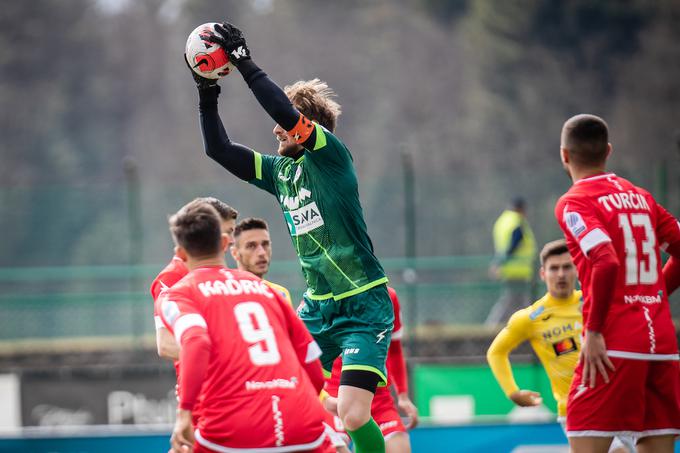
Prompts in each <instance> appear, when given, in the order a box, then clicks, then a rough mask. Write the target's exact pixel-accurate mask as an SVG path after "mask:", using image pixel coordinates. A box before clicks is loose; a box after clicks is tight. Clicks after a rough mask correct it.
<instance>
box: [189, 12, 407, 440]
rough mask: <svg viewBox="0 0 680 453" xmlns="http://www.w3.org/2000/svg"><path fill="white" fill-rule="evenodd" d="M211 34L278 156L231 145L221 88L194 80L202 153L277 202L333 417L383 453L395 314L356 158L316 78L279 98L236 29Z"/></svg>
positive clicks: (226, 27) (280, 92)
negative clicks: (333, 394) (380, 401)
mask: <svg viewBox="0 0 680 453" xmlns="http://www.w3.org/2000/svg"><path fill="white" fill-rule="evenodd" d="M215 29H216V32H217V33H215V34H214V35H212V36H209V37H206V40H208V41H210V42H213V43H215V44H218V45H220V46H222V47H223V48H224V49H225V50H226V51H227V53H228V54H229V59H230V60H231V62H232V63H233V64H234V65H235V66H236V68H237V69H238V71H239V72H240V73H241V75H242V76H243V78H244V80H245V81H246V83H247V84H248V87H249V88H250V89H251V90H252V92H253V94H254V95H255V98H256V99H257V100H258V101H259V103H260V104H261V105H262V107H263V108H264V109H265V110H266V112H267V113H268V114H269V115H270V116H271V117H272V119H273V120H274V121H275V122H276V126H275V127H274V131H273V132H274V135H275V136H276V139H277V140H278V156H272V155H266V154H261V153H259V152H256V151H253V150H252V149H250V148H248V147H245V146H243V145H240V144H237V143H234V142H232V141H231V140H230V139H229V137H228V136H227V132H226V130H225V128H224V126H223V124H222V121H221V120H220V117H219V114H218V111H217V98H218V95H219V93H220V87H219V86H217V85H216V81H215V80H208V79H204V78H201V77H200V76H198V75H196V74H195V73H193V71H192V74H194V79H195V80H196V82H197V85H198V93H199V112H200V123H201V130H202V133H203V141H204V145H205V151H206V153H207V154H208V156H209V157H211V158H212V159H214V160H215V161H217V162H218V163H219V164H220V165H222V166H223V167H224V168H226V169H227V170H228V171H230V172H231V173H232V174H234V175H235V176H237V177H238V178H240V179H242V180H244V181H247V182H249V183H250V184H253V185H254V186H256V187H258V188H260V189H262V190H265V191H267V192H269V193H270V194H272V195H273V196H274V197H275V198H276V200H277V201H278V203H279V206H280V207H281V210H282V211H283V216H284V218H285V221H286V223H287V225H288V230H289V233H290V236H291V239H292V241H293V247H294V248H295V251H296V252H297V255H298V257H299V260H300V264H301V266H302V273H303V274H304V277H305V280H306V283H307V291H306V292H305V294H304V297H303V303H302V304H301V306H300V308H299V309H298V314H299V316H300V318H301V319H302V320H303V321H304V322H305V324H306V326H307V328H308V329H309V331H310V332H311V334H312V335H313V336H314V339H315V340H316V342H317V343H318V344H319V346H320V347H321V349H322V351H323V354H322V356H321V362H322V364H323V367H324V369H325V371H326V373H327V374H328V376H330V372H331V370H332V366H333V360H334V359H335V358H336V357H337V356H338V355H340V354H341V353H342V374H341V379H340V388H339V391H338V414H339V416H340V418H341V419H342V422H343V423H344V426H345V428H346V429H347V432H348V433H349V435H350V436H351V438H352V440H353V441H354V444H355V446H356V450H357V452H358V453H363V452H384V451H385V443H384V439H383V437H382V434H381V432H380V428H379V427H378V425H377V424H376V423H375V421H374V420H373V419H372V418H371V401H372V399H373V395H374V393H375V390H376V387H377V386H378V385H385V383H386V380H387V376H386V371H385V358H386V356H387V350H388V348H389V345H390V332H391V331H392V323H393V320H394V314H393V310H392V303H391V301H390V297H389V294H388V292H387V286H386V283H387V278H386V277H385V273H384V271H383V269H382V266H381V265H380V263H379V262H378V259H377V258H376V257H375V255H374V253H373V245H372V243H371V239H370V238H369V236H368V233H367V230H366V222H365V221H364V215H363V212H362V208H361V204H360V202H359V191H358V184H357V175H356V172H355V170H354V166H353V163H352V156H351V154H350V152H349V150H348V149H347V147H346V146H345V145H344V143H343V142H342V141H340V140H339V139H338V138H337V137H336V136H335V135H334V134H333V131H334V129H335V125H336V120H337V117H338V116H339V115H340V105H339V104H338V103H337V102H335V101H334V100H333V97H334V93H333V91H332V90H331V89H329V88H328V86H327V85H326V84H325V83H324V82H322V81H320V80H318V79H314V80H311V81H300V82H297V83H295V84H293V85H291V86H288V87H286V88H285V91H284V90H282V89H281V88H279V87H278V86H277V85H276V84H275V83H274V82H273V81H272V80H271V79H270V78H269V77H268V76H267V74H265V72H264V71H262V69H260V68H259V67H258V66H257V65H256V64H255V63H254V62H253V60H252V59H251V56H250V51H249V49H248V47H247V45H246V41H245V39H244V37H243V34H242V33H241V31H240V30H239V29H238V28H236V27H234V26H233V25H231V24H228V23H225V24H223V25H222V26H220V25H217V26H216V27H215Z"/></svg>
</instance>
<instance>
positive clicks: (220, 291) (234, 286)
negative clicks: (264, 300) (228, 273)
mask: <svg viewBox="0 0 680 453" xmlns="http://www.w3.org/2000/svg"><path fill="white" fill-rule="evenodd" d="M198 289H199V290H200V291H201V293H202V294H203V295H204V296H205V297H210V296H238V295H239V294H261V295H263V296H265V297H268V298H270V299H272V298H273V297H274V294H273V293H272V291H271V289H270V288H269V286H268V285H267V284H266V283H264V282H262V281H255V280H236V279H232V278H227V279H226V280H212V281H207V282H201V283H199V284H198Z"/></svg>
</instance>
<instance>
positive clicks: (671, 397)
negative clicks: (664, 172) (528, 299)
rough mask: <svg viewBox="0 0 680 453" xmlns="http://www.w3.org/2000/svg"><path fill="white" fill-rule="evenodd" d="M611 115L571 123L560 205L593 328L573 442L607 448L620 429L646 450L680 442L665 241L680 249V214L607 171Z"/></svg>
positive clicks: (570, 417)
mask: <svg viewBox="0 0 680 453" xmlns="http://www.w3.org/2000/svg"><path fill="white" fill-rule="evenodd" d="M608 135H609V133H608V127H607V124H606V123H605V122H604V120H602V119H601V118H598V117H596V116H594V115H577V116H575V117H573V118H571V119H569V120H567V122H566V123H565V124H564V127H563V129H562V137H561V142H562V143H561V158H562V162H563V164H564V167H565V169H566V170H567V172H568V173H569V175H570V177H571V179H572V181H573V186H572V187H571V188H570V189H569V191H568V192H567V193H566V194H565V195H563V196H562V197H561V198H560V200H559V201H558V202H557V205H556V207H555V215H556V217H557V220H558V223H559V225H560V227H561V228H562V230H563V231H564V234H565V236H566V239H567V245H568V247H569V252H570V253H571V256H572V258H573V260H574V263H575V264H576V267H577V269H578V275H579V279H580V281H581V286H582V288H583V299H584V304H583V320H584V329H583V330H584V332H585V338H584V343H583V348H582V352H581V358H580V361H579V364H578V366H577V368H576V372H575V374H574V380H573V381H572V386H571V389H570V392H569V398H568V402H567V435H568V436H569V443H570V445H571V448H572V451H574V452H576V453H579V452H602V453H605V452H606V451H607V449H608V447H609V444H610V443H611V440H612V437H613V436H616V435H633V436H635V437H637V438H638V443H637V448H638V451H639V452H643V453H644V452H655V453H660V452H672V451H673V440H674V437H675V436H676V435H678V434H680V370H679V368H678V345H677V341H676V336H675V329H674V326H673V322H672V320H671V314H670V309H669V304H668V295H667V291H666V285H665V283H664V275H663V274H662V269H661V256H660V249H665V250H666V251H667V252H668V253H669V254H670V255H671V256H673V257H674V259H676V260H677V259H678V258H680V223H678V222H677V220H676V219H675V218H673V217H672V216H671V215H670V214H669V213H668V212H667V211H666V210H665V209H664V208H663V207H661V206H660V205H659V204H657V203H656V201H655V200H654V198H653V197H652V196H651V195H650V194H649V192H647V191H646V190H644V189H641V188H639V187H636V186H634V185H633V184H631V183H630V182H629V181H627V180H625V179H623V178H620V177H618V176H616V175H615V174H613V173H607V172H606V171H605V164H606V160H607V157H608V156H609V154H610V153H611V150H612V148H611V144H609V138H608Z"/></svg>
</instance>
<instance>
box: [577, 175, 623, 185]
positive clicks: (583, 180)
mask: <svg viewBox="0 0 680 453" xmlns="http://www.w3.org/2000/svg"><path fill="white" fill-rule="evenodd" d="M612 176H613V177H616V175H615V174H614V173H600V174H599V175H594V176H588V177H587V178H583V179H579V180H578V181H576V182H575V183H574V184H581V183H583V182H590V181H597V180H600V179H607V178H611V177H612Z"/></svg>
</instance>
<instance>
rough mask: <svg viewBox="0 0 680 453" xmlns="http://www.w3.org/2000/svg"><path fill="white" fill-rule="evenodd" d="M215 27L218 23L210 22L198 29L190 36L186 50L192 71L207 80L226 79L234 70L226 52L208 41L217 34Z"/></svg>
mask: <svg viewBox="0 0 680 453" xmlns="http://www.w3.org/2000/svg"><path fill="white" fill-rule="evenodd" d="M215 25H217V22H208V23H205V24H203V25H199V26H198V27H196V28H195V29H194V31H192V32H191V33H190V34H189V37H188V38H187V44H186V47H185V50H184V52H185V54H186V56H187V60H188V61H189V65H190V66H191V69H192V70H193V71H194V72H195V73H196V74H198V75H200V76H201V77H205V78H207V79H219V78H220V77H224V76H225V75H227V74H229V73H230V72H231V70H232V69H233V68H234V65H233V64H231V63H230V62H229V56H228V55H227V53H226V52H225V50H224V49H222V48H221V47H220V46H219V45H217V44H215V43H212V42H210V41H207V40H206V38H208V37H209V36H210V35H214V34H215Z"/></svg>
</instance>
